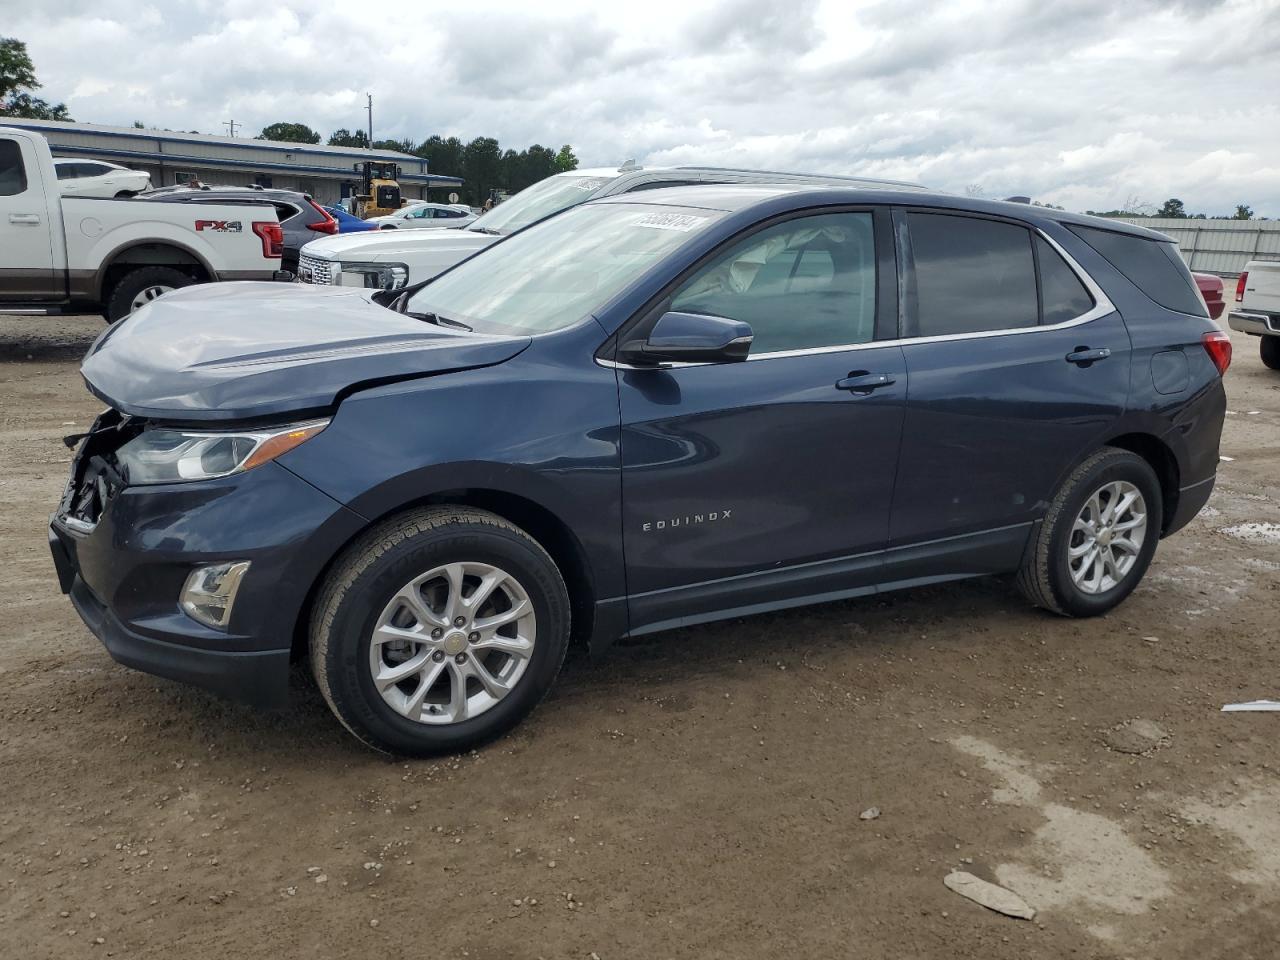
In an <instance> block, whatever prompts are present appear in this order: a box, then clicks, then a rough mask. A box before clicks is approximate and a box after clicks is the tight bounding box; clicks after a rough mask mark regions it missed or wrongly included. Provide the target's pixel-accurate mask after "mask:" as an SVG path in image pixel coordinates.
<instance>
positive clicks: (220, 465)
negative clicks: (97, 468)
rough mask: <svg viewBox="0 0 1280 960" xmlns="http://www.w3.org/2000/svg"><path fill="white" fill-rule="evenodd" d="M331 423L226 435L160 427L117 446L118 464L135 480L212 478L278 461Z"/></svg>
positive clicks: (169, 481) (325, 422)
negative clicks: (276, 459)
mask: <svg viewBox="0 0 1280 960" xmlns="http://www.w3.org/2000/svg"><path fill="white" fill-rule="evenodd" d="M328 425H329V421H328V420H314V421H310V422H308V423H297V424H293V425H292V426H288V427H276V428H273V429H270V430H244V431H236V432H226V433H209V432H205V431H198V430H171V429H167V428H160V427H158V428H156V429H153V430H144V431H143V432H142V433H140V434H138V436H136V437H134V438H133V439H132V440H130V441H129V442H128V443H126V444H125V445H124V446H123V447H121V448H120V449H119V450H117V451H116V462H117V463H118V464H119V465H120V467H121V468H122V470H123V472H124V475H125V477H126V479H127V481H128V482H129V483H130V484H139V483H180V482H182V481H186V480H212V479H214V478H215V477H225V476H229V475H230V474H233V473H241V472H243V471H245V470H252V469H253V468H254V467H256V466H259V465H260V464H263V463H267V462H268V461H270V460H274V459H275V458H276V457H278V456H281V455H282V454H285V453H288V452H289V451H290V450H292V449H293V448H294V447H296V446H298V444H300V443H303V442H304V441H306V440H310V439H311V438H312V437H314V436H315V435H316V434H317V433H319V432H320V431H321V430H323V429H324V428H325V427H327V426H328Z"/></svg>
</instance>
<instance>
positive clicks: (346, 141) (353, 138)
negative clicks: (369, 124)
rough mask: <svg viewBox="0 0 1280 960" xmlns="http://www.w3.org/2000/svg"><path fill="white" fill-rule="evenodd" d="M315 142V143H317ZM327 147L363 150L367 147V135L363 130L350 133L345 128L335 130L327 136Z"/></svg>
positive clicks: (317, 141)
mask: <svg viewBox="0 0 1280 960" xmlns="http://www.w3.org/2000/svg"><path fill="white" fill-rule="evenodd" d="M319 142H320V141H319V140H316V143H319ZM329 146H331V147H359V148H360V149H361V150H363V149H364V148H365V147H367V146H369V135H368V134H367V133H365V132H364V131H363V130H357V131H356V132H355V133H352V132H351V131H350V130H348V129H347V128H346V127H343V128H342V129H341V130H335V131H333V133H331V134H330V135H329Z"/></svg>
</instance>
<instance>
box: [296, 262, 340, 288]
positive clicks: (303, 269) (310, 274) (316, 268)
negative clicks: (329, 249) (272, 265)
mask: <svg viewBox="0 0 1280 960" xmlns="http://www.w3.org/2000/svg"><path fill="white" fill-rule="evenodd" d="M332 271H333V262H332V261H330V260H318V259H316V258H315V257H308V256H305V255H304V256H300V257H298V277H299V279H301V280H302V282H303V283H322V284H330V283H333V272H332Z"/></svg>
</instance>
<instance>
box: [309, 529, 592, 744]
mask: <svg viewBox="0 0 1280 960" xmlns="http://www.w3.org/2000/svg"><path fill="white" fill-rule="evenodd" d="M310 642H311V669H312V673H313V674H314V676H315V679H316V682H317V684H318V685H319V687H320V690H321V692H322V693H323V694H324V697H325V700H326V701H328V703H329V706H330V708H331V709H332V710H333V712H334V714H335V715H336V716H337V717H338V719H339V720H341V721H342V723H343V725H344V726H346V728H347V729H348V730H350V731H351V732H352V733H353V734H355V735H356V736H357V737H359V738H360V739H361V740H363V741H364V742H365V743H367V744H369V745H370V746H372V747H375V748H376V749H379V750H385V751H387V752H390V753H398V754H405V755H411V756H424V755H430V754H435V753H447V752H453V751H458V750H466V749H469V748H471V747H473V746H476V745H478V744H480V743H483V742H485V741H488V740H491V739H493V738H494V737H497V736H499V735H501V734H502V733H505V732H506V731H507V730H509V729H511V728H512V727H514V726H515V725H516V724H517V723H519V722H520V721H521V720H522V719H523V718H524V717H525V716H526V715H527V714H528V713H529V712H530V711H531V710H532V709H533V708H534V707H535V706H536V705H537V704H538V702H539V701H540V700H541V699H542V697H543V696H544V695H545V694H546V692H547V691H548V690H549V689H550V688H551V684H552V682H553V681H554V680H555V678H556V675H557V674H558V673H559V671H560V665H561V664H562V663H563V662H564V656H565V651H566V650H567V649H568V643H569V598H568V593H567V591H566V589H565V585H564V581H563V580H562V579H561V576H560V572H559V570H557V568H556V566H555V563H554V562H553V561H552V559H551V557H550V556H548V554H547V553H546V551H545V550H543V549H542V547H541V546H540V545H539V544H538V543H537V541H535V540H534V539H533V538H532V537H530V536H529V535H528V534H527V533H525V532H524V531H523V530H521V529H519V528H518V527H515V526H513V525H512V524H510V523H507V522H506V521H505V520H503V519H502V518H501V517H498V516H496V515H494V514H491V513H487V512H484V511H479V510H471V509H469V508H462V507H431V508H427V509H422V510H415V511H412V512H410V513H406V514H403V515H402V516H399V517H395V518H393V519H392V520H390V521H388V522H386V523H383V524H381V525H379V526H378V527H376V528H374V529H373V530H371V531H370V532H369V533H368V534H366V535H365V536H363V537H362V538H361V539H360V540H359V541H357V542H356V543H355V544H353V545H352V547H351V548H350V549H349V550H348V552H347V554H346V556H345V557H344V558H343V559H342V560H341V561H340V562H339V563H338V564H337V566H336V567H335V568H334V570H333V572H332V573H331V574H330V575H329V577H328V579H327V581H326V582H325V585H324V587H323V588H322V590H321V593H320V596H319V598H318V599H317V601H316V605H315V608H314V610H313V612H312V624H311V636H310Z"/></svg>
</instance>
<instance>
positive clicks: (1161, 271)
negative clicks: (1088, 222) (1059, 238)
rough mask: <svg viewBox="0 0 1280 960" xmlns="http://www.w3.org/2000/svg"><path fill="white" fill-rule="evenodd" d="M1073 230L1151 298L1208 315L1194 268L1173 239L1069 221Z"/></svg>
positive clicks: (1177, 307) (1201, 314)
mask: <svg viewBox="0 0 1280 960" xmlns="http://www.w3.org/2000/svg"><path fill="white" fill-rule="evenodd" d="M1068 226H1069V228H1070V230H1071V232H1072V233H1074V234H1075V235H1076V236H1078V237H1079V238H1080V239H1081V240H1083V241H1084V242H1085V243H1087V244H1089V246H1091V247H1093V249H1094V250H1096V251H1098V253H1100V254H1101V255H1102V256H1103V257H1104V258H1105V259H1106V260H1107V262H1108V263H1110V264H1111V265H1112V266H1113V267H1115V268H1116V269H1117V270H1119V271H1120V272H1121V273H1122V274H1124V276H1125V278H1126V279H1128V280H1129V282H1131V283H1132V284H1133V285H1134V286H1135V287H1137V288H1138V289H1139V290H1141V291H1142V292H1143V293H1144V294H1146V295H1147V297H1149V298H1150V299H1151V300H1154V301H1155V302H1156V303H1158V304H1160V306H1162V307H1165V308H1167V309H1169V310H1176V311H1178V312H1179V313H1186V314H1190V315H1191V316H1193V317H1205V318H1206V319H1207V318H1208V316H1209V315H1208V313H1207V312H1206V310H1205V306H1204V301H1202V300H1201V299H1200V294H1199V292H1198V291H1197V290H1196V283H1195V280H1194V279H1193V278H1192V276H1191V271H1190V270H1188V269H1187V265H1186V264H1185V263H1183V262H1182V257H1180V256H1179V255H1178V251H1177V250H1176V249H1175V248H1174V245H1173V244H1172V243H1170V242H1164V241H1160V240H1148V239H1146V238H1145V237H1135V236H1133V235H1131V234H1125V233H1116V232H1114V231H1111V230H1100V229H1098V228H1097V227H1083V226H1077V225H1074V224H1069V225H1068Z"/></svg>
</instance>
